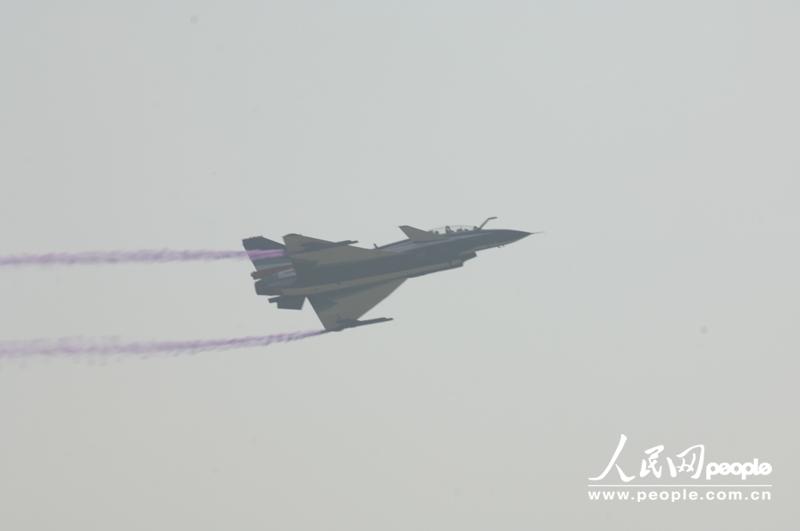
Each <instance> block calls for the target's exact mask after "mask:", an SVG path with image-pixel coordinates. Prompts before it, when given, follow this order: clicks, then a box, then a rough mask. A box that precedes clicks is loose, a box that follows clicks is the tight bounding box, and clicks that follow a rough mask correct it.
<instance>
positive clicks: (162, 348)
mask: <svg viewBox="0 0 800 531" xmlns="http://www.w3.org/2000/svg"><path fill="white" fill-rule="evenodd" d="M324 333H325V330H312V331H306V332H290V333H286V334H273V335H269V336H245V337H234V338H225V339H199V340H188V341H131V342H124V341H120V340H118V339H116V338H82V337H71V338H70V337H66V338H59V339H32V340H27V341H0V359H8V358H25V357H29V356H54V357H68V356H80V355H100V356H113V355H117V354H123V355H124V354H133V355H138V356H140V357H148V356H154V355H164V354H194V353H197V352H203V351H210V350H230V349H235V348H252V347H265V346H267V345H271V344H272V343H286V342H289V341H298V340H300V339H305V338H307V337H313V336H318V335H320V334H324Z"/></svg>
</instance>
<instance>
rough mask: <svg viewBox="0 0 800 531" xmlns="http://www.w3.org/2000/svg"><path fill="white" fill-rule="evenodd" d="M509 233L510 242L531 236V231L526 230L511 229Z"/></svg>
mask: <svg viewBox="0 0 800 531" xmlns="http://www.w3.org/2000/svg"><path fill="white" fill-rule="evenodd" d="M508 233H509V235H508V237H509V242H515V241H517V240H521V239H522V238H524V237H525V236H530V235H531V234H532V233H531V232H525V231H524V230H510V231H508Z"/></svg>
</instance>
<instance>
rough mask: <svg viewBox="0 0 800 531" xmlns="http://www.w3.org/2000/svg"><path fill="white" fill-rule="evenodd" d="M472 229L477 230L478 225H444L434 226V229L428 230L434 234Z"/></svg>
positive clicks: (470, 230) (469, 230)
mask: <svg viewBox="0 0 800 531" xmlns="http://www.w3.org/2000/svg"><path fill="white" fill-rule="evenodd" d="M474 230H478V227H476V226H475V225H445V226H444V227H436V228H435V229H431V230H430V231H429V232H432V233H434V234H442V235H448V234H455V233H458V232H472V231H474Z"/></svg>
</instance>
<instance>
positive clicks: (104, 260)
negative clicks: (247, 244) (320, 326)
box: [0, 249, 284, 267]
mask: <svg viewBox="0 0 800 531" xmlns="http://www.w3.org/2000/svg"><path fill="white" fill-rule="evenodd" d="M283 255H284V252H283V250H280V249H276V250H266V251H212V250H205V249H200V250H176V249H142V250H136V251H87V252H79V253H46V254H17V255H0V267H14V266H49V265H89V264H122V263H162V262H191V261H214V260H241V259H243V258H252V259H258V258H272V257H275V256H283Z"/></svg>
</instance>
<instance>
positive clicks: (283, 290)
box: [242, 217, 536, 332]
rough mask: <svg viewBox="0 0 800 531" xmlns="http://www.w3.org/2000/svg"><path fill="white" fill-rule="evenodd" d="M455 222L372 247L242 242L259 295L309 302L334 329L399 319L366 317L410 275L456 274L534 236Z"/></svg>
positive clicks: (293, 239)
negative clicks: (492, 251) (482, 255)
mask: <svg viewBox="0 0 800 531" xmlns="http://www.w3.org/2000/svg"><path fill="white" fill-rule="evenodd" d="M493 219H497V218H496V217H490V218H487V219H486V221H484V222H483V223H481V224H480V225H479V226H464V225H448V226H445V227H442V228H437V229H433V230H422V229H418V228H415V227H411V226H409V225H402V226H401V227H400V230H402V231H403V232H404V233H405V235H406V236H407V238H406V239H404V240H400V241H397V242H394V243H390V244H387V245H383V246H378V245H374V248H372V249H364V248H362V247H355V246H354V245H353V244H355V243H358V242H356V241H352V240H344V241H338V242H331V241H326V240H319V239H316V238H309V237H308V236H303V235H301V234H287V235H286V236H284V237H283V244H280V243H278V242H275V241H272V240H270V239H267V238H264V237H263V236H256V237H253V238H247V239H245V240H242V244H243V245H244V248H245V250H246V251H247V254H248V256H249V257H250V260H251V261H252V262H253V265H254V266H255V268H256V270H255V271H254V272H253V273H251V276H252V277H253V278H254V279H255V290H256V293H257V294H258V295H267V296H269V297H270V298H269V302H271V303H274V304H276V305H277V307H278V308H280V309H285V310H300V309H302V308H303V303H304V302H305V300H306V299H308V300H309V301H310V302H311V306H312V307H313V308H314V311H315V312H316V313H317V316H318V317H319V320H320V321H321V322H322V325H323V326H324V327H325V330H327V331H331V332H333V331H340V330H344V329H346V328H352V327H355V326H363V325H368V324H376V323H382V322H386V321H391V320H392V319H391V318H387V317H380V318H377V319H368V320H359V318H360V317H361V316H362V315H364V314H365V313H367V312H368V311H369V310H370V309H371V308H372V307H374V306H375V305H376V304H378V303H379V302H380V301H382V300H383V299H385V298H386V297H388V296H389V294H391V293H392V292H393V291H394V290H395V289H397V287H398V286H400V284H402V283H403V282H405V281H406V279H408V278H412V277H418V276H421V275H427V274H429V273H435V272H437V271H445V270H447V269H454V268H457V267H461V266H463V265H464V262H466V261H467V260H471V259H473V258H475V256H477V254H476V253H477V252H478V251H481V250H483V249H489V248H492V247H502V246H503V245H507V244H509V243H512V242H515V241H517V240H520V239H522V238H524V237H526V236H529V235H530V234H536V233H531V232H524V231H519V230H506V229H484V227H485V226H486V223H488V222H489V221H490V220H493Z"/></svg>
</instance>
